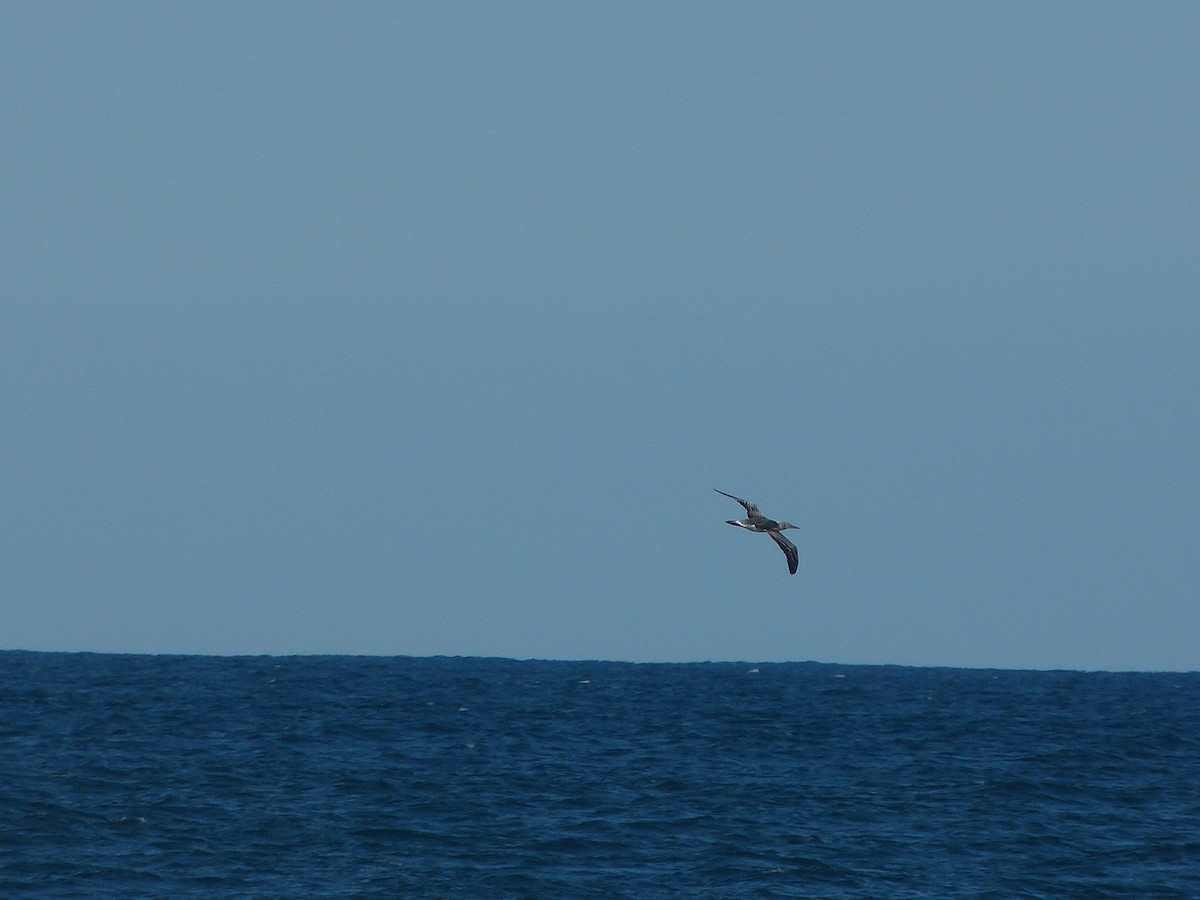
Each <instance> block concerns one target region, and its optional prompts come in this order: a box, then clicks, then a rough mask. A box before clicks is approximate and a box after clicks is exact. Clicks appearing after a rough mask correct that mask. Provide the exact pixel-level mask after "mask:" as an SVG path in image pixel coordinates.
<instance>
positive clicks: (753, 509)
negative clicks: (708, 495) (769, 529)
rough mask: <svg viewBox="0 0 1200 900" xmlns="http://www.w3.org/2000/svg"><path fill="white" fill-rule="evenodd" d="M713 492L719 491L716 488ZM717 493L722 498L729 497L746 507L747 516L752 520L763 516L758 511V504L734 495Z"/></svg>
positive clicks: (722, 492)
mask: <svg viewBox="0 0 1200 900" xmlns="http://www.w3.org/2000/svg"><path fill="white" fill-rule="evenodd" d="M713 490H714V491H717V489H716V488H713ZM717 493H718V494H720V495H721V496H722V497H728V498H729V499H730V500H736V501H737V502H738V503H740V504H742V506H744V507H746V515H748V516H750V517H751V518H753V517H754V516H761V515H762V513H761V512H760V511H759V509H758V504H757V503H751V502H750V501H749V500H743V499H742V498H741V497H735V496H733V494H726V493H725V492H724V491H717Z"/></svg>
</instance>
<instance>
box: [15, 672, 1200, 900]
mask: <svg viewBox="0 0 1200 900" xmlns="http://www.w3.org/2000/svg"><path fill="white" fill-rule="evenodd" d="M0 779H2V780H0V785H3V790H2V791H0V897H80V898H98V897H120V898H136V897H185V896H188V897H248V898H283V897H304V898H316V897H337V898H346V897H418V898H425V897H429V898H437V897H447V898H449V897H454V898H555V900H557V898H575V897H588V898H591V897H595V898H622V897H629V898H654V897H686V898H710V897H711V898H750V897H755V898H758V897H761V898H772V897H812V898H918V897H919V898H952V897H971V898H1067V897H1072V898H1073V897H1078V898H1105V897H1123V898H1138V900H1146V898H1200V673H1189V674H1138V673H1124V674H1115V673H1081V672H1021V671H1000V670H969V669H932V668H905V667H891V666H847V665H828V664H817V663H786V664H767V663H762V664H752V663H687V664H632V663H612V662H550V661H532V660H531V661H516V660H505V659H473V658H441V657H437V658H409V657H396V658H381V657H317V656H313V657H202V656H125V655H105V654H59V653H29V652H4V653H0Z"/></svg>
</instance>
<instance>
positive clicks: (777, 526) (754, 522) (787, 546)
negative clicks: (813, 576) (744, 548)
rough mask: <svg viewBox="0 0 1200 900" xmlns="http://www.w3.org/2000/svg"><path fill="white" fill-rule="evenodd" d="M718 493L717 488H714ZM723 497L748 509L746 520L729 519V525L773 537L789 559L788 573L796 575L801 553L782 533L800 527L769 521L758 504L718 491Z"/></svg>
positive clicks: (789, 523) (788, 523)
mask: <svg viewBox="0 0 1200 900" xmlns="http://www.w3.org/2000/svg"><path fill="white" fill-rule="evenodd" d="M713 490H714V491H717V489H716V488H713ZM717 493H718V494H720V495H721V496H723V497H728V498H729V499H730V500H736V501H737V502H738V503H740V504H742V506H744V507H745V508H746V518H744V519H728V520H727V521H726V524H727V525H736V526H737V527H738V528H745V529H746V530H747V531H756V532H758V533H759V534H768V535H770V536H771V540H773V541H774V542H775V543H776V544H778V545H779V549H780V550H782V551H783V555H784V556H786V557H787V564H788V572H790V573H791V574H793V575H795V574H796V569H797V568H799V566H800V551H799V550H797V549H796V545H795V544H793V543H792V542H791V541H789V540H788V539H787V538H785V537H784V536H783V535H782V534H780V532H781V531H783V530H784V529H787V528H799V526H798V525H793V524H792V523H791V522H776V521H775V520H774V519H768V518H767V517H766V516H764V515H763V514H762V511H761V510H760V509H759V508H758V504H757V503H751V502H750V501H749V500H743V499H742V498H741V497H735V496H733V494H726V493H725V492H724V491H717Z"/></svg>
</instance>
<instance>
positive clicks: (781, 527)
mask: <svg viewBox="0 0 1200 900" xmlns="http://www.w3.org/2000/svg"><path fill="white" fill-rule="evenodd" d="M789 528H795V529H796V530H797V531H799V530H800V526H799V525H793V524H792V523H791V522H780V523H779V530H780V531H787V530H788V529H789Z"/></svg>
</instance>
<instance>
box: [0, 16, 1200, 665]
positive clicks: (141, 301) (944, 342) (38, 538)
mask: <svg viewBox="0 0 1200 900" xmlns="http://www.w3.org/2000/svg"><path fill="white" fill-rule="evenodd" d="M0 43H2V45H3V46H2V48H0V49H2V52H0V110H2V111H3V116H4V126H5V127H4V132H5V140H4V141H3V143H2V145H0V160H2V162H3V171H4V178H3V179H0V228H2V229H3V231H2V237H3V240H2V241H0V263H2V266H3V271H4V284H5V290H4V297H3V299H0V351H2V353H0V377H2V378H3V383H4V385H5V390H4V392H3V401H2V407H0V409H2V411H3V415H2V418H0V427H2V429H3V430H2V432H0V440H2V443H0V453H2V454H3V474H2V476H0V477H2V478H3V488H2V490H3V495H2V497H3V502H2V506H0V517H2V524H3V528H4V533H5V535H6V539H5V541H4V542H3V544H2V545H0V546H2V549H0V554H2V558H0V566H2V570H0V590H2V592H3V603H2V604H0V646H3V647H7V648H14V649H16V648H21V649H36V650H98V651H128V652H187V653H223V654H225V653H239V654H240V653H275V654H286V653H368V654H415V655H429V654H470V655H497V656H513V657H551V658H608V659H627V660H705V659H744V660H762V661H766V660H810V659H813V660H822V661H830V662H846V663H904V664H917V665H955V666H1002V667H1022V668H1023V667H1035V668H1058V667H1062V668H1088V669H1096V668H1101V669H1197V668H1200V640H1198V636H1200V553H1198V552H1197V551H1198V550H1200V540H1198V539H1200V475H1198V471H1200V470H1198V468H1197V459H1198V458H1200V415H1198V414H1200V392H1198V387H1200V384H1198V381H1200V379H1198V376H1200V366H1198V364H1197V359H1196V355H1197V354H1196V348H1197V347H1198V346H1200V302H1198V300H1200V298H1198V296H1197V294H1198V291H1197V285H1200V229H1198V228H1197V222H1198V219H1197V209H1200V92H1197V90H1196V85H1197V84H1200V56H1198V55H1197V54H1196V52H1195V48H1196V47H1197V46H1198V45H1200V6H1197V5H1195V4H1192V3H1158V4H1152V5H1150V6H1145V5H1141V6H1139V5H1135V4H1111V3H1087V4H1083V3H1061V4H1042V3H1011V4H991V5H981V4H959V3H913V4H877V3H754V4H744V3H728V4H709V3H651V4H647V3H628V4H625V3H602V4H559V3H515V4H491V3H479V4H476V3H429V4H423V3H422V4H417V3H408V4H368V3H360V4H349V5H347V4H343V5H330V4H317V3H289V4H274V3H255V4H244V3H227V4H222V3H203V4H200V3H197V4H153V3H109V4H91V5H78V4H43V3H10V4H5V5H4V6H3V7H2V8H0ZM714 487H717V488H720V489H721V490H723V491H728V492H730V493H733V494H737V495H739V496H742V497H748V498H750V499H752V500H755V501H757V502H758V503H759V504H760V505H761V506H762V507H763V509H764V511H765V512H766V513H767V514H769V515H772V516H774V517H776V518H783V519H788V520H790V521H792V522H795V523H797V524H799V525H800V526H801V530H800V531H796V532H789V535H790V536H792V537H793V538H794V539H795V541H796V543H797V544H798V545H799V547H800V553H801V561H800V571H799V573H798V574H797V575H796V576H794V577H792V576H789V575H788V574H787V570H786V567H785V564H784V559H783V555H782V554H781V553H780V552H779V551H778V549H777V548H776V547H775V546H774V545H773V544H772V543H771V541H770V540H768V539H767V538H766V537H763V536H759V535H752V534H749V533H747V532H742V531H739V530H735V529H733V528H730V527H729V526H727V525H725V524H724V520H725V519H728V518H733V517H735V516H736V515H739V514H740V510H739V508H738V507H737V505H736V504H734V503H733V502H732V501H730V500H727V499H726V498H724V497H721V496H720V495H718V494H715V493H713V491H712V488H714Z"/></svg>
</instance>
